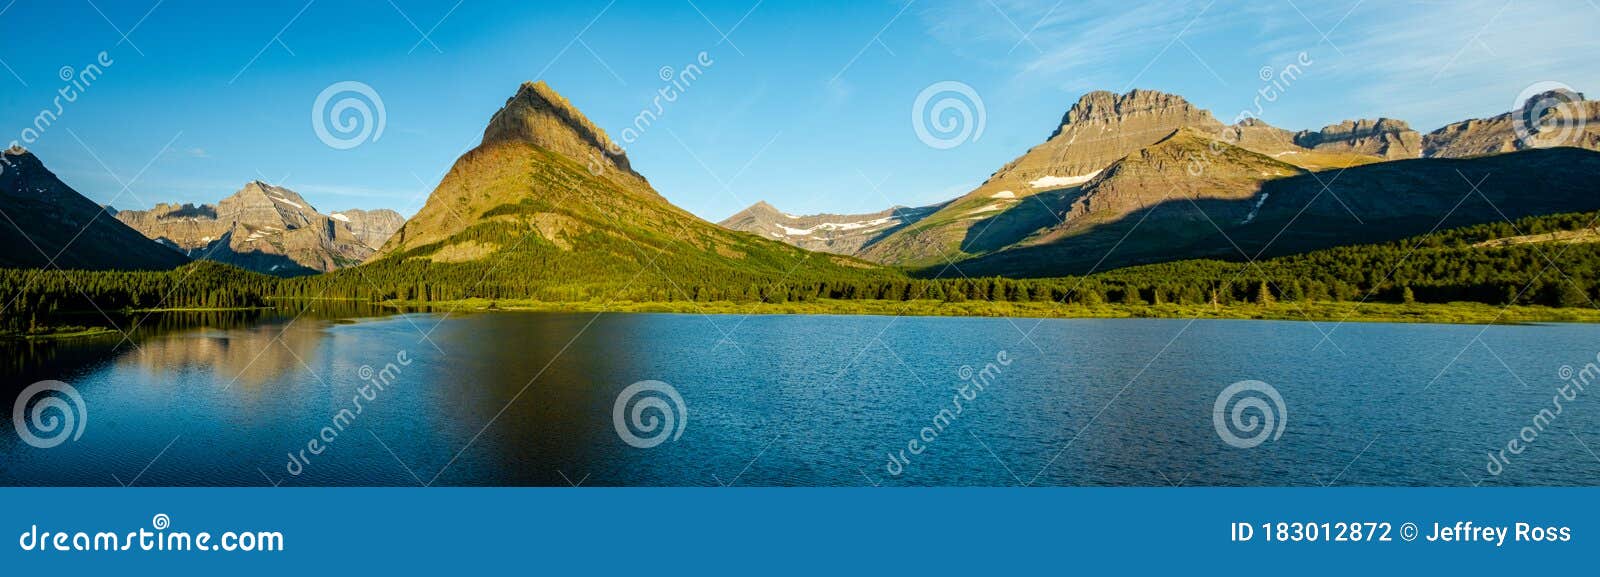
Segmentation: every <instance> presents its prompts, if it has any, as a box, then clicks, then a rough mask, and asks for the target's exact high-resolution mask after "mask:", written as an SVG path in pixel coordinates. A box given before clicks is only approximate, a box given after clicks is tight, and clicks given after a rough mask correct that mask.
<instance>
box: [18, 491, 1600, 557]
mask: <svg viewBox="0 0 1600 577" xmlns="http://www.w3.org/2000/svg"><path fill="white" fill-rule="evenodd" d="M0 494H3V495H4V497H5V500H6V503H7V506H6V508H5V510H4V513H3V515H0V516H3V525H0V528H3V529H4V530H5V537H6V540H5V542H4V543H3V544H0V545H3V546H0V551H3V553H0V566H4V567H6V568H7V571H6V573H7V574H11V575H31V574H36V573H35V572H51V573H52V574H69V575H71V574H90V573H91V572H109V571H116V572H118V573H127V574H162V575H176V574H201V573H205V574H229V575H257V574H263V575H265V574H271V575H284V574H296V573H327V574H334V573H337V574H382V573H392V574H420V573H430V572H439V571H449V572H457V573H458V572H461V571H462V570H464V569H470V570H474V571H484V570H487V571H502V570H504V571H517V572H519V573H520V574H693V575H721V574H728V575H756V574H774V573H777V574H825V575H828V574H866V573H879V572H882V573H886V574H914V573H922V572H928V573H934V572H937V573H946V574H951V573H967V572H970V573H972V574H987V575H1002V574H1013V573H1022V572H1028V573H1035V574H1041V573H1042V574H1061V573H1078V572H1083V571H1127V572H1134V573H1142V574H1155V572H1157V571H1160V572H1163V573H1167V574H1178V573H1184V574H1221V573H1232V574H1253V573H1283V574H1324V573H1325V574H1347V572H1348V571H1349V570H1360V571H1363V572H1364V573H1363V574H1370V573H1373V572H1377V573H1396V572H1401V571H1411V570H1412V569H1411V568H1418V567H1426V568H1427V569H1428V572H1429V573H1432V574H1449V573H1451V572H1454V571H1465V572H1470V573H1472V574H1498V573H1510V572H1525V571H1530V570H1535V569H1537V570H1538V571H1541V572H1542V571H1553V572H1563V571H1573V572H1581V571H1587V570H1589V569H1590V568H1591V567H1592V561H1593V560H1592V555H1593V553H1594V551H1595V548H1594V545H1593V543H1594V542H1595V541H1594V539H1595V537H1594V531H1596V529H1597V520H1600V517H1597V515H1596V512H1597V508H1600V506H1597V503H1600V499H1597V497H1600V490H1597V489H1587V488H1586V489H1544V488H1534V489H1495V488H1476V489H1474V488H1456V489H1445V488H1412V489H1408V488H1327V489H1323V488H1252V489H1227V488H1184V489H1167V488H1159V489H1158V488H1059V489H1058V488H1049V489H887V488H841V489H745V488H736V489H718V488H712V489H636V488H635V489H605V488H597V489H582V488H580V489H513V488H487V489H466V488H434V489H421V488H417V489H378V488H345V489H291V488H243V489H217V488H188V489H176V488H149V489H137V488H130V489H123V488H107V489H56V488H50V489H38V488H11V489H5V490H3V492H0ZM1245 527H1248V529H1247V528H1245ZM108 549H110V550H108Z"/></svg>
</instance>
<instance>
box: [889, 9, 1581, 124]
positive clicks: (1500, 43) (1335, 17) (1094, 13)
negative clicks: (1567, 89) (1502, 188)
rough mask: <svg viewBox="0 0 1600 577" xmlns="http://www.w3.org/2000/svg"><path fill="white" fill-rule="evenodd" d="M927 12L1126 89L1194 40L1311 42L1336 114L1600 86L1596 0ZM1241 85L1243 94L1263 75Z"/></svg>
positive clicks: (1103, 85)
mask: <svg viewBox="0 0 1600 577" xmlns="http://www.w3.org/2000/svg"><path fill="white" fill-rule="evenodd" d="M1002 13H1003V14H1004V15H1002ZM1197 15H1199V16H1200V17H1199V18H1198V19H1197V18H1196V16H1197ZM920 16H921V18H922V21H923V23H924V25H925V28H926V30H927V32H928V33H929V34H930V35H931V36H933V37H934V38H936V39H938V40H940V41H941V42H943V43H945V44H947V45H948V46H949V47H950V48H951V49H952V50H953V51H954V52H955V53H957V54H959V55H961V56H963V57H967V58H971V59H973V60H975V61H978V62H982V63H986V64H989V65H991V66H992V67H994V68H996V69H1000V70H1010V71H1012V73H1013V75H1014V78H1013V84H1014V85H1015V86H1014V87H1015V88H1018V89H1033V90H1060V91H1065V92H1069V93H1071V92H1075V93H1082V92H1087V91H1089V90H1120V89H1122V88H1124V87H1125V86H1127V85H1129V84H1130V83H1133V80H1134V78H1136V77H1138V75H1139V74H1140V71H1141V70H1143V69H1144V68H1145V67H1146V66H1148V65H1149V63H1150V62H1151V61H1152V60H1154V59H1156V58H1157V56H1158V55H1159V56H1160V58H1161V59H1164V60H1165V59H1181V60H1193V59H1194V58H1196V56H1192V55H1190V54H1188V53H1187V52H1188V47H1193V49H1194V50H1195V52H1196V53H1197V54H1198V55H1200V56H1201V57H1203V58H1204V62H1205V63H1206V66H1207V67H1210V68H1216V69H1219V70H1224V71H1225V73H1227V72H1232V73H1235V74H1237V72H1238V71H1240V70H1254V69H1255V68H1257V67H1259V66H1260V65H1263V64H1270V63H1273V62H1288V61H1292V58H1293V55H1294V54H1297V53H1299V52H1301V51H1310V52H1313V53H1314V54H1315V55H1316V57H1317V70H1316V76H1317V78H1318V79H1319V80H1318V81H1317V82H1315V83H1314V86H1315V88H1314V89H1315V90H1319V91H1321V92H1322V94H1319V95H1317V97H1316V99H1317V101H1320V102H1325V103H1328V105H1327V108H1329V109H1332V108H1337V109H1338V110H1330V111H1329V115H1328V117H1327V118H1326V119H1325V120H1328V121H1333V120H1337V119H1342V118H1345V117H1355V116H1388V117H1393V118H1402V119H1406V120H1408V121H1410V122H1411V123H1412V124H1413V126H1415V127H1416V128H1418V129H1420V130H1431V129H1433V128H1436V127H1438V126H1440V125H1442V124H1445V123H1447V122H1451V121H1454V120H1459V119H1462V118H1467V117H1478V116H1487V115H1492V114H1497V113H1499V112H1504V111H1505V110H1508V109H1509V108H1510V105H1511V103H1512V100H1514V99H1515V97H1516V95H1517V94H1518V93H1520V92H1521V91H1522V89H1523V88H1524V87H1526V86H1528V85H1530V84H1532V83H1535V82H1539V81H1544V80H1554V81H1559V82H1564V83H1566V84H1569V85H1571V86H1572V87H1573V88H1575V89H1577V90H1579V91H1585V90H1587V91H1588V92H1590V93H1591V94H1595V93H1600V58H1595V57H1594V55H1595V54H1597V53H1600V35H1596V34H1594V33H1593V30H1595V29H1596V28H1597V27H1600V7H1597V5H1596V4H1595V3H1594V2H1591V1H1590V0H1549V1H1544V2H1538V1H1533V0H1451V1H1442V0H1414V1H1410V2H1396V1H1384V0H1339V1H1319V0H1271V1H1255V2H1244V1H1235V0H1227V1H1217V2H1215V3H1213V2H1211V1H1210V0H1194V1H1178V0H1153V1H1149V2H1143V3H1130V2H1127V1H1126V0H1121V1H1110V0H1093V1H1089V2H1075V1H1073V2H1058V1H1057V0H994V1H993V2H989V1H987V0H978V1H972V2H957V1H954V0H951V1H947V2H929V3H928V4H927V5H926V6H925V7H924V9H923V10H922V11H921V12H920ZM1180 31H1182V38H1183V41H1182V42H1183V43H1182V44H1176V45H1174V43H1173V38H1174V37H1177V36H1178V34H1179V32H1180ZM1024 33H1026V34H1027V38H1028V40H1029V41H1031V42H1024V43H1021V44H1019V43H1018V42H1019V40H1021V39H1022V37H1023V34H1024ZM1324 35H1326V38H1324ZM1184 44H1187V45H1188V46H1187V47H1186V46H1185V45H1184ZM1035 46H1037V49H1036V48H1035ZM1163 50H1164V52H1163ZM1191 64H1194V65H1195V66H1200V64H1199V63H1191ZM1155 73H1156V72H1152V74H1155ZM1161 80H1162V79H1161V78H1151V77H1148V76H1147V77H1142V78H1139V80H1138V83H1137V84H1138V85H1141V86H1143V85H1161V84H1162V82H1161ZM1236 88H1237V89H1238V90H1239V92H1240V94H1239V98H1238V100H1239V103H1238V104H1241V105H1242V104H1245V103H1247V102H1248V101H1249V99H1250V97H1251V96H1252V91H1254V90H1255V89H1256V88H1257V86H1255V85H1253V84H1240V85H1238V86H1236ZM1226 104H1227V105H1228V108H1229V109H1231V108H1232V103H1226Z"/></svg>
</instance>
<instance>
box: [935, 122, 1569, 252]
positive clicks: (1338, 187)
mask: <svg viewBox="0 0 1600 577" xmlns="http://www.w3.org/2000/svg"><path fill="white" fill-rule="evenodd" d="M1235 154H1237V153H1235ZM1240 157H1241V158H1240V159H1239V160H1243V161H1246V162H1247V164H1242V165H1241V164H1240V162H1238V161H1229V162H1227V163H1226V164H1225V165H1226V166H1229V167H1233V168H1237V167H1239V166H1249V165H1251V164H1258V163H1260V159H1250V158H1248V157H1244V156H1243V155H1240ZM1130 160H1132V159H1131V158H1130ZM1230 170H1232V169H1230ZM1597 174H1600V153H1597V152H1593V151H1588V150H1581V149H1576V148H1552V149H1540V150H1528V151H1521V152H1515V153H1510V154H1502V155H1496V156H1488V157H1479V158H1470V159H1431V158H1430V159H1411V160H1400V161H1392V162H1382V163H1375V164H1368V165H1362V166H1355V167H1351V168H1349V169H1346V170H1343V171H1341V172H1340V173H1339V176H1338V178H1336V179H1334V178H1331V177H1330V176H1329V175H1322V176H1319V175H1315V174H1310V173H1304V172H1302V173H1299V174H1296V175H1293V176H1287V177H1268V176H1267V175H1261V176H1262V180H1260V181H1259V182H1257V183H1255V184H1254V185H1249V184H1248V183H1229V184H1227V185H1226V186H1225V187H1224V188H1225V189H1228V190H1233V189H1236V188H1237V189H1238V192H1237V193H1233V194H1216V195H1214V196H1212V197H1207V198H1198V196H1197V195H1194V194H1193V193H1192V192H1188V191H1191V190H1192V189H1193V185H1188V184H1184V183H1178V182H1174V183H1172V184H1167V185H1163V183H1162V182H1161V181H1160V180H1157V181H1155V182H1146V183H1144V184H1145V185H1146V186H1144V187H1141V186H1138V185H1137V184H1134V183H1130V184H1127V185H1125V186H1127V187H1129V188H1132V189H1134V190H1142V191H1143V192H1142V195H1141V196H1140V197H1139V198H1138V199H1137V200H1136V201H1135V202H1131V203H1130V202H1123V203H1121V204H1122V206H1123V208H1124V209H1126V208H1128V207H1134V206H1136V207H1137V208H1136V209H1134V210H1133V211H1131V212H1126V211H1113V212H1114V213H1117V212H1120V216H1117V217H1114V218H1106V219H1098V220H1093V221H1090V222H1087V223H1083V224H1077V223H1074V224H1070V225H1064V226H1063V227H1060V230H1059V231H1053V234H1049V235H1044V234H1042V235H1039V237H1037V238H1035V239H1033V241H1032V242H1029V243H1025V244H1022V245H1019V246H1016V247H1012V248H1009V249H1007V250H1004V251H999V252H996V253H993V254H989V255H984V256H980V257H978V258H975V259H972V260H969V261H965V262H962V263H960V267H961V269H962V272H964V273H965V274H967V275H971V276H978V275H1007V276H1018V277H1044V276H1060V275H1066V274H1081V273H1086V272H1089V271H1091V270H1108V269H1111V268H1116V267H1121V266H1128V265H1135V264H1147V263H1155V262H1164V261H1171V260H1181V259H1189V258H1216V259H1222V260H1241V259H1242V258H1243V257H1244V256H1246V255H1247V256H1249V257H1251V258H1256V257H1258V256H1279V255H1287V254H1296V253H1301V252H1306V251H1310V250H1315V249H1320V248H1328V247H1335V246H1342V245H1349V244H1361V243H1371V242H1385V241H1390V240H1395V239H1399V238H1404V237H1407V236H1414V235H1421V234H1426V233H1427V232H1429V231H1430V230H1434V229H1435V227H1437V228H1439V229H1446V228H1452V227H1460V226H1467V225H1473V224H1482V223H1493V222H1500V221H1502V219H1515V218H1519V217H1523V216H1531V215H1543V214H1555V213H1563V212H1580V211H1590V210H1596V209H1600V195H1596V194H1594V189H1593V184H1592V183H1593V180H1594V177H1595V175H1597ZM1118 177H1119V176H1118V175H1116V174H1112V175H1110V176H1108V177H1107V179H1106V182H1105V183H1100V184H1099V186H1110V185H1111V182H1112V181H1114V180H1117V179H1118ZM1146 180H1148V179H1146ZM1480 181H1481V182H1482V184H1481V185H1479V186H1478V188H1477V191H1474V184H1475V183H1479V182H1480ZM1325 184H1326V185H1327V189H1326V190H1324V188H1323V186H1324V185H1325ZM1091 186H1094V185H1091ZM1173 186H1176V188H1175V189H1174V190H1176V191H1178V192H1179V193H1180V194H1174V195H1171V197H1170V198H1169V197H1166V196H1165V195H1159V194H1156V193H1157V192H1158V191H1159V190H1160V189H1163V188H1171V187H1173ZM1097 188H1098V187H1097ZM1220 190H1221V189H1219V192H1220ZM1252 190H1253V191H1254V192H1253V193H1250V194H1247V192H1248V191H1252ZM1184 197H1188V198H1184ZM1191 200H1192V201H1193V202H1191ZM1085 204H1087V205H1088V207H1090V208H1092V207H1094V206H1095V202H1094V199H1093V198H1089V199H1086V201H1085ZM1087 213H1088V214H1092V211H1088V212H1087ZM1067 220H1068V221H1069V222H1071V221H1074V220H1081V217H1074V216H1072V215H1069V216H1068V217H1067ZM1208 221H1209V222H1208ZM1219 229H1220V230H1219ZM1119 242H1120V244H1119ZM1113 247H1114V250H1113ZM1241 252H1242V253H1243V254H1241ZM1102 259H1103V260H1102Z"/></svg>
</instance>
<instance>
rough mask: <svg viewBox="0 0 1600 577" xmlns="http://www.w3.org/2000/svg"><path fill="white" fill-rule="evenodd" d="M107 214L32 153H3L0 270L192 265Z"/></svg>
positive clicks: (0, 168)
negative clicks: (2, 221) (51, 267)
mask: <svg viewBox="0 0 1600 577" xmlns="http://www.w3.org/2000/svg"><path fill="white" fill-rule="evenodd" d="M107 212H108V210H107V209H106V208H103V207H101V206H100V205H98V204H95V203H94V201H91V200H89V199H88V198H84V196H83V195H81V194H78V191H76V190H73V189H72V187H70V186H67V185H66V183H63V182H61V180H60V179H58V178H56V175H55V174H54V173H52V172H50V170H49V169H46V168H45V166H44V163H43V162H40V161H39V159H38V158H37V157H35V156H34V155H33V153H30V152H28V151H26V150H23V149H21V148H11V149H8V150H5V151H0V213H3V215H4V217H5V220H6V222H4V223H0V267H3V268H45V267H48V266H51V265H53V266H55V267H56V268H62V269H82V270H112V269H117V270H167V269H172V268H176V267H179V266H182V265H183V264H184V263H187V262H189V258H188V257H186V256H184V255H182V254H179V253H177V252H175V251H173V250H172V249H169V248H167V247H164V246H161V245H160V244H157V243H155V242H152V241H150V240H149V239H147V238H145V237H144V236H143V235H140V234H139V232H138V231H136V230H133V229H131V228H129V227H128V226H127V225H124V224H122V223H121V222H118V221H117V219H115V218H112V217H111V216H109V215H107V214H106V213H107ZM41 252H43V253H44V254H41ZM46 255H48V256H46ZM52 259H53V260H52Z"/></svg>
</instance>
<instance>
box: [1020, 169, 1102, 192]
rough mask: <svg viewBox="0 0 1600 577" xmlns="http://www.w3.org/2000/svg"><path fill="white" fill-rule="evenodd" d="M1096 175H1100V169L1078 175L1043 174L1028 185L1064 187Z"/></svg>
mask: <svg viewBox="0 0 1600 577" xmlns="http://www.w3.org/2000/svg"><path fill="white" fill-rule="evenodd" d="M1096 176H1100V171H1099V170H1096V171H1094V172H1091V173H1089V174H1080V175H1076V176H1041V177H1039V178H1037V179H1034V180H1033V181H1030V182H1028V186H1031V187H1034V188H1059V187H1063V186H1077V185H1080V184H1083V183H1085V182H1089V181H1091V180H1094V177H1096Z"/></svg>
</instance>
